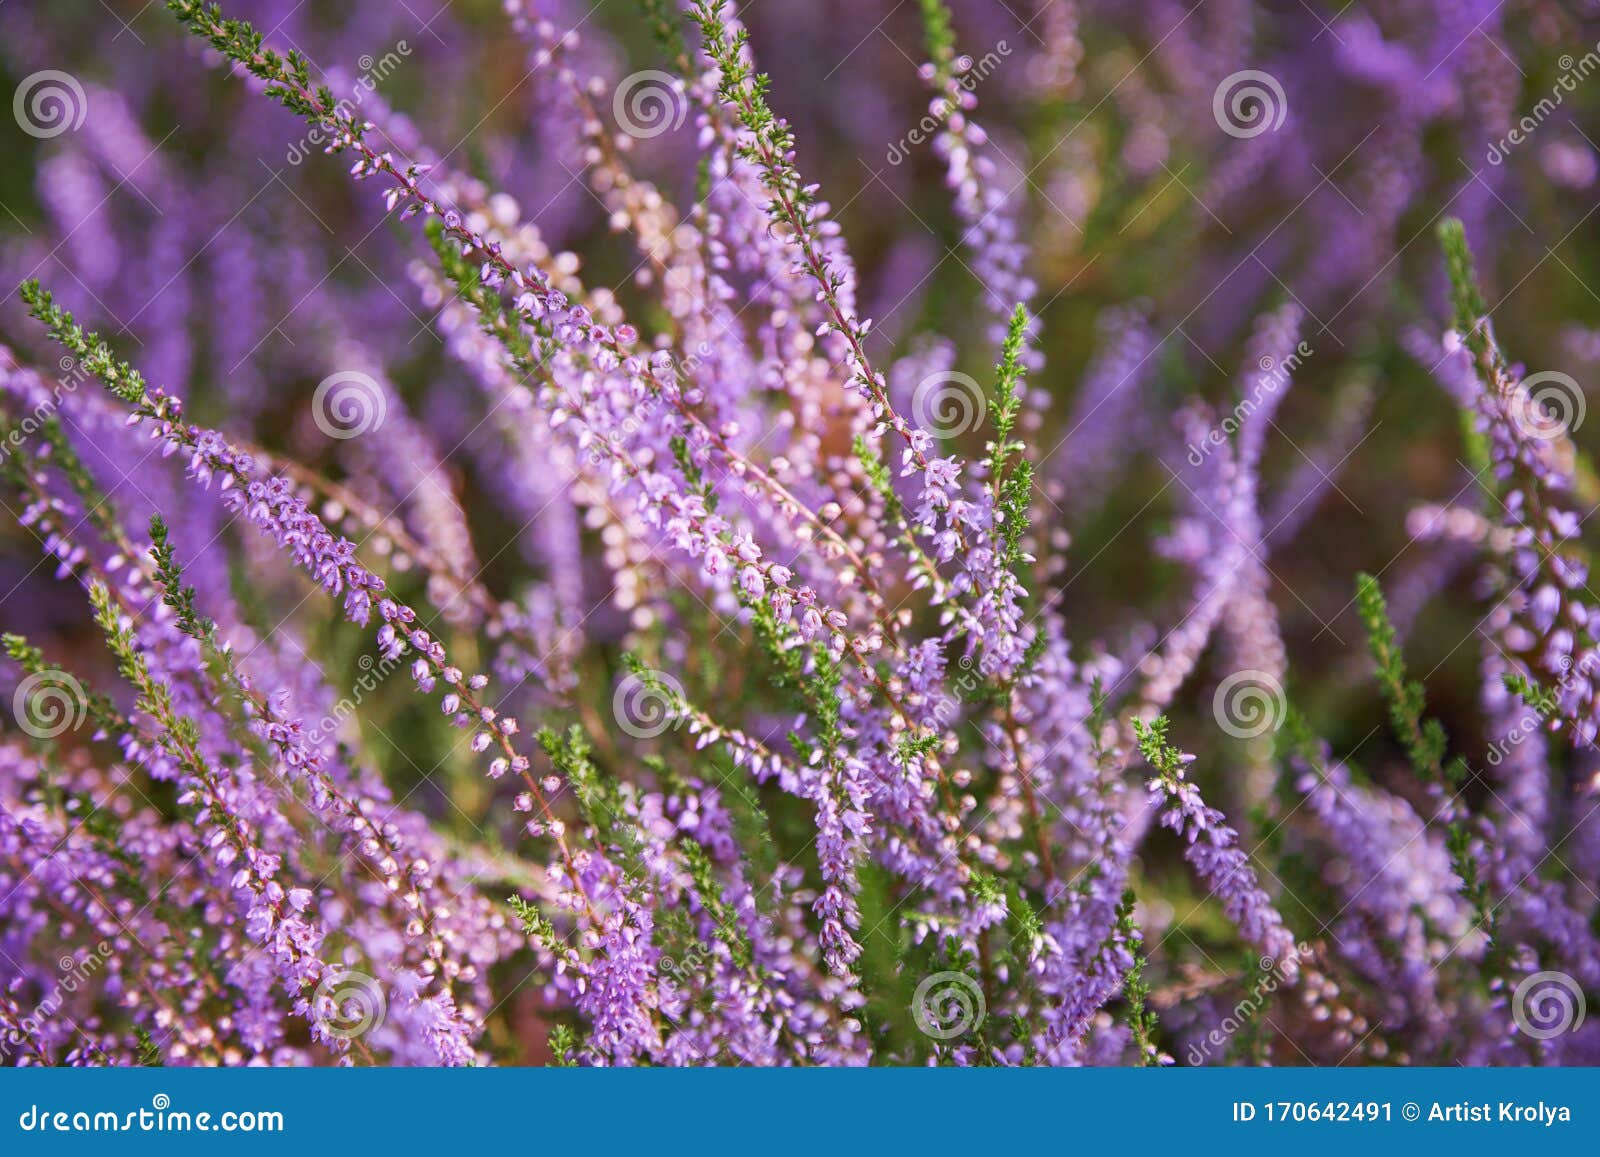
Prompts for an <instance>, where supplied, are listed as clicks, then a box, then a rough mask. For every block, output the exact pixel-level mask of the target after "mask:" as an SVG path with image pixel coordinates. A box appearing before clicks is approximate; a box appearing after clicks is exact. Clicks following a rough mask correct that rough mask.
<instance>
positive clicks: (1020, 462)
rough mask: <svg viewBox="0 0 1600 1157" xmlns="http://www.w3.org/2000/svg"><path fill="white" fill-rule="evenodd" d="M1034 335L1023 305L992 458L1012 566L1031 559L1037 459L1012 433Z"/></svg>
mask: <svg viewBox="0 0 1600 1157" xmlns="http://www.w3.org/2000/svg"><path fill="white" fill-rule="evenodd" d="M1027 336H1028V311H1027V310H1026V309H1025V308H1024V307H1023V306H1021V305H1018V306H1017V308H1016V311H1015V312H1014V313H1013V314H1012V315H1011V324H1010V326H1009V327H1008V328H1007V330H1006V339H1005V344H1004V345H1003V346H1002V348H1001V353H1000V365H999V367H998V369H997V371H996V372H997V377H998V381H997V384H996V386H995V404H994V440H993V441H992V442H990V443H989V456H988V459H987V462H986V465H987V467H988V471H989V474H990V476H991V477H992V478H993V479H994V496H995V517H996V519H997V520H998V521H999V524H1000V541H1001V543H1002V547H1001V557H1002V559H1003V561H1004V563H1005V565H1006V566H1007V567H1010V568H1013V569H1014V568H1016V567H1017V566H1019V565H1020V564H1021V563H1023V562H1025V561H1027V557H1026V555H1024V554H1023V551H1022V547H1021V542H1022V535H1023V533H1024V532H1025V531H1026V530H1027V529H1028V508H1029V506H1030V505H1031V504H1032V502H1033V463H1031V462H1029V461H1028V460H1027V458H1026V457H1024V456H1023V451H1024V450H1026V447H1025V446H1024V445H1023V444H1022V443H1021V442H1019V441H1015V440H1013V438H1012V436H1011V435H1012V434H1013V433H1014V432H1015V430H1016V427H1017V417H1018V415H1019V414H1021V412H1022V379H1023V374H1024V369H1023V365H1022V350H1023V346H1024V345H1025V343H1026V342H1027Z"/></svg>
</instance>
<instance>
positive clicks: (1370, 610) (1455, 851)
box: [1356, 574, 1496, 941]
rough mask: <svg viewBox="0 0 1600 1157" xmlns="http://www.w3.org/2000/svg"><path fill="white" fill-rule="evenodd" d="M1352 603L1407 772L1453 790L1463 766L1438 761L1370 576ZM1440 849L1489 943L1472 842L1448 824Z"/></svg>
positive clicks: (1434, 734) (1438, 730) (1456, 824)
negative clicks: (1406, 761)
mask: <svg viewBox="0 0 1600 1157" xmlns="http://www.w3.org/2000/svg"><path fill="white" fill-rule="evenodd" d="M1356 603H1357V606H1358V608H1359V609H1360V612H1361V621H1362V623H1363V624H1364V625H1365V626H1366V631H1367V645H1368V648H1369V649H1370V650H1371V652H1372V659H1373V662H1374V663H1375V664H1376V665H1377V668H1378V687H1379V690H1380V691H1382V693H1383V697H1384V700H1385V701H1386V702H1387V703H1388V705H1389V720H1390V723H1391V725H1392V726H1393V729H1394V733H1395V737H1396V738H1397V739H1398V740H1399V741H1400V745H1401V747H1403V748H1404V749H1405V752H1406V757H1407V758H1408V759H1409V760H1410V762H1411V767H1412V770H1413V771H1415V772H1416V774H1417V775H1418V776H1419V777H1420V778H1422V779H1423V781H1424V782H1427V783H1430V784H1432V785H1433V786H1434V787H1436V788H1438V789H1439V790H1440V791H1442V792H1445V793H1455V792H1459V791H1460V789H1461V788H1462V786H1463V785H1464V784H1465V783H1466V781H1467V778H1468V771H1467V765H1466V763H1465V762H1464V761H1463V760H1461V759H1460V758H1457V759H1454V760H1451V761H1450V762H1449V763H1448V764H1446V763H1445V762H1444V757H1445V749H1446V747H1447V746H1448V740H1447V738H1446V736H1445V731H1444V726H1443V724H1441V723H1440V722H1439V721H1438V720H1437V719H1434V718H1432V717H1430V716H1429V715H1427V713H1426V711H1427V704H1426V697H1425V693H1424V691H1423V687H1422V684H1421V683H1419V682H1416V681H1414V680H1412V679H1410V678H1409V677H1408V676H1407V674H1406V664H1405V657H1404V655H1402V654H1401V652H1400V646H1399V643H1398V642H1397V639H1396V635H1395V630H1394V624H1393V623H1392V622H1390V620H1389V608H1388V605H1387V603H1386V602H1385V601H1384V597H1383V591H1382V589H1381V588H1380V587H1379V586H1378V580H1377V579H1376V578H1374V577H1373V576H1371V575H1369V574H1361V575H1358V576H1356ZM1445 846H1446V848H1447V849H1448V850H1449V852H1450V864H1451V867H1452V868H1453V869H1454V870H1455V873H1456V876H1457V877H1458V878H1459V879H1460V880H1461V894H1462V895H1463V896H1465V897H1466V898H1467V900H1468V901H1469V902H1470V903H1471V904H1472V908H1473V911H1474V913H1475V914H1476V916H1477V922H1478V924H1479V926H1480V927H1482V928H1483V930H1484V931H1485V932H1486V933H1487V934H1488V935H1489V937H1490V939H1491V941H1492V940H1493V938H1494V935H1495V928H1496V919H1495V910H1496V906H1495V904H1494V903H1493V902H1492V900H1491V899H1490V896H1489V890H1488V885H1487V883H1486V881H1485V878H1484V872H1483V870H1482V867H1481V866H1480V864H1479V862H1478V855H1477V851H1476V840H1475V839H1474V837H1473V835H1472V834H1471V832H1470V831H1469V830H1468V828H1467V825H1466V823H1465V822H1464V821H1462V820H1460V819H1457V820H1454V821H1452V822H1451V824H1450V828H1449V831H1448V833H1447V835H1446V840H1445Z"/></svg>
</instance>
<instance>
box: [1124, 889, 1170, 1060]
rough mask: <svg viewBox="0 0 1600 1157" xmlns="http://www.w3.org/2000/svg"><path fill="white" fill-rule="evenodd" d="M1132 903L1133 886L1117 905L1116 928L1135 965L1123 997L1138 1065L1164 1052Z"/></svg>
mask: <svg viewBox="0 0 1600 1157" xmlns="http://www.w3.org/2000/svg"><path fill="white" fill-rule="evenodd" d="M1133 905H1134V895H1133V889H1132V888H1129V889H1127V890H1126V891H1124V892H1123V893H1122V903H1121V905H1120V906H1118V908H1117V931H1118V932H1119V933H1120V934H1121V936H1122V938H1123V940H1124V941H1125V942H1126V944H1127V945H1128V950H1129V951H1130V952H1131V953H1132V954H1133V967H1131V968H1129V969H1128V975H1127V976H1126V978H1124V980H1123V982H1122V999H1123V1000H1124V1001H1125V1002H1126V1003H1127V1006H1128V1012H1127V1017H1128V1031H1129V1032H1130V1033H1131V1034H1132V1035H1133V1043H1134V1046H1135V1047H1136V1048H1137V1049H1138V1053H1139V1064H1140V1065H1141V1066H1147V1065H1152V1064H1156V1063H1158V1062H1159V1059H1160V1055H1161V1054H1160V1050H1159V1049H1157V1047H1156V1043H1155V1036H1156V1012H1155V1009H1153V1008H1151V1007H1150V1005H1149V1003H1148V1001H1149V996H1150V984H1149V982H1148V981H1146V980H1145V978H1144V969H1145V964H1146V963H1147V960H1146V957H1145V954H1144V933H1143V932H1141V931H1140V930H1139V925H1138V924H1137V923H1135V921H1134V918H1133Z"/></svg>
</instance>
